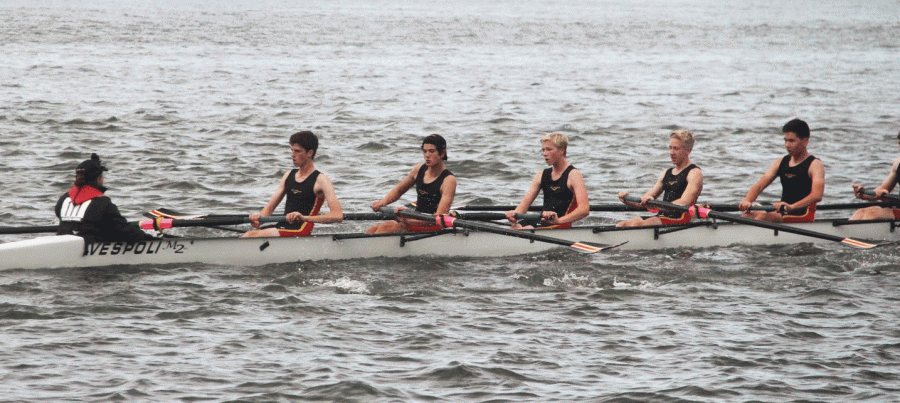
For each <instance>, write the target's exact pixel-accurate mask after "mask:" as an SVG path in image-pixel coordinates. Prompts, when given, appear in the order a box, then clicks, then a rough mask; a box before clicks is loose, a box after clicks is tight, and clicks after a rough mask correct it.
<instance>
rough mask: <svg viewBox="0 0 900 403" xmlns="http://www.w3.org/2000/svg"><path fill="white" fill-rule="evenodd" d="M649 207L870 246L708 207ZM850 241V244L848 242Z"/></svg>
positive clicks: (651, 203)
mask: <svg viewBox="0 0 900 403" xmlns="http://www.w3.org/2000/svg"><path fill="white" fill-rule="evenodd" d="M625 200H628V201H630V202H632V203H640V201H641V200H640V199H639V198H635V197H633V196H626V198H625ZM647 205H648V206H652V207H656V208H659V209H664V210H670V211H679V212H683V213H689V214H691V215H695V214H697V215H699V216H700V217H702V218H707V217H708V218H717V219H720V220H724V221H731V222H734V223H738V224H745V225H751V226H754V227H761V228H768V229H772V230H776V231H782V232H787V233H793V234H797V235H804V236H808V237H812V238H819V239H825V240H828V241H834V242H843V243H848V244H849V243H850V242H856V243H859V244H862V245H867V246H868V244H866V243H863V242H859V241H855V240H849V239H848V238H842V237H839V236H836V235H831V234H824V233H821V232H816V231H810V230H807V229H803V228H797V227H792V226H790V225H784V224H779V223H773V222H769V221H760V220H755V219H752V218H747V217H741V216H736V215H732V214H728V213H722V212H718V211H715V210H711V209H709V208H706V207H696V206H682V205H680V204H675V203H670V202H664V201H659V200H648V201H647ZM848 241H850V242H848ZM853 246H857V247H860V246H859V245H853ZM872 246H874V245H871V246H868V247H872ZM863 247H866V246H863Z"/></svg>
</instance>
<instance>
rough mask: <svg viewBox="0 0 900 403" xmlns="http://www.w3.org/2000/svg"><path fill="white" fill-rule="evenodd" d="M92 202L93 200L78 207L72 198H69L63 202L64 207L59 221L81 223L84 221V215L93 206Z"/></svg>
mask: <svg viewBox="0 0 900 403" xmlns="http://www.w3.org/2000/svg"><path fill="white" fill-rule="evenodd" d="M92 201H93V200H88V201H86V202H84V203H81V204H78V205H76V204H74V203H72V198H71V197H67V198H66V200H64V201H63V204H62V207H61V208H60V209H59V220H60V221H77V222H81V220H83V219H84V213H86V212H87V209H88V206H90V205H91V202H92Z"/></svg>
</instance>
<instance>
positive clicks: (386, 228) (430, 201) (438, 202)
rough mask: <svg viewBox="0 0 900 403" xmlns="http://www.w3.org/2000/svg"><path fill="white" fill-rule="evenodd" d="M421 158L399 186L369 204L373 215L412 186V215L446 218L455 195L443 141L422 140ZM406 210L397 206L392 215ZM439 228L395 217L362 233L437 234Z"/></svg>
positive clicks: (453, 177)
mask: <svg viewBox="0 0 900 403" xmlns="http://www.w3.org/2000/svg"><path fill="white" fill-rule="evenodd" d="M422 156H423V158H424V159H425V161H424V162H422V163H419V164H416V165H415V166H414V167H413V168H412V170H411V171H410V172H409V174H408V175H406V176H405V177H404V178H403V179H402V180H401V181H400V183H398V184H397V186H395V187H394V188H393V189H391V191H390V192H388V194H387V195H385V196H384V197H383V198H382V199H381V200H377V201H375V202H373V203H372V210H373V211H380V210H381V208H382V207H385V206H387V205H389V204H391V203H393V202H395V201H397V200H399V199H400V197H401V196H403V194H405V193H406V192H407V191H408V190H409V189H411V188H412V187H413V186H415V187H416V195H417V197H416V205H415V211H416V212H419V213H424V214H434V215H440V214H448V213H450V205H451V204H453V197H454V196H455V195H456V176H454V175H453V173H452V172H450V170H448V169H447V168H446V167H445V165H444V161H446V160H447V141H446V140H444V138H443V137H441V136H440V135H438V134H432V135H429V136H427V137H425V139H424V140H422ZM404 208H406V207H403V206H399V207H396V208H395V209H394V211H395V212H397V211H399V210H402V209H404ZM441 229H443V227H442V226H440V225H438V224H437V223H436V222H425V221H420V220H414V219H409V218H405V217H400V216H398V217H397V218H396V219H395V220H393V221H384V222H381V223H379V224H376V225H373V226H372V227H370V228H369V229H367V230H366V233H367V234H383V233H393V232H427V231H440V230H441Z"/></svg>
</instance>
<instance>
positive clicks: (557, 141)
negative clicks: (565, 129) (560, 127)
mask: <svg viewBox="0 0 900 403" xmlns="http://www.w3.org/2000/svg"><path fill="white" fill-rule="evenodd" d="M545 141H549V142H551V143H553V145H555V146H556V148H558V149H560V150H565V149H566V148H568V147H569V138H568V137H566V135H565V134H562V133H559V132H553V133H550V134H548V135H545V136H544V137H541V143H543V142H545Z"/></svg>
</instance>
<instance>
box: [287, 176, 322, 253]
mask: <svg viewBox="0 0 900 403" xmlns="http://www.w3.org/2000/svg"><path fill="white" fill-rule="evenodd" d="M297 171H299V169H293V170H291V173H290V174H288V176H287V178H285V180H284V194H285V195H286V196H287V200H286V201H285V202H284V214H285V215H287V214H288V213H294V212H297V213H300V214H303V215H305V216H310V215H318V214H319V210H320V209H321V208H322V204H323V203H325V199H323V198H321V197H318V196H316V190H315V186H316V179H317V178H318V177H319V171H318V170H316V171H313V172H312V173H311V174H309V176H307V177H306V179H304V180H303V182H297V177H296V175H297ZM275 228H278V235H280V236H282V237H292V236H308V235H309V234H310V233H312V230H313V223H311V222H303V223H299V224H290V223H278V225H276V226H275Z"/></svg>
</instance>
